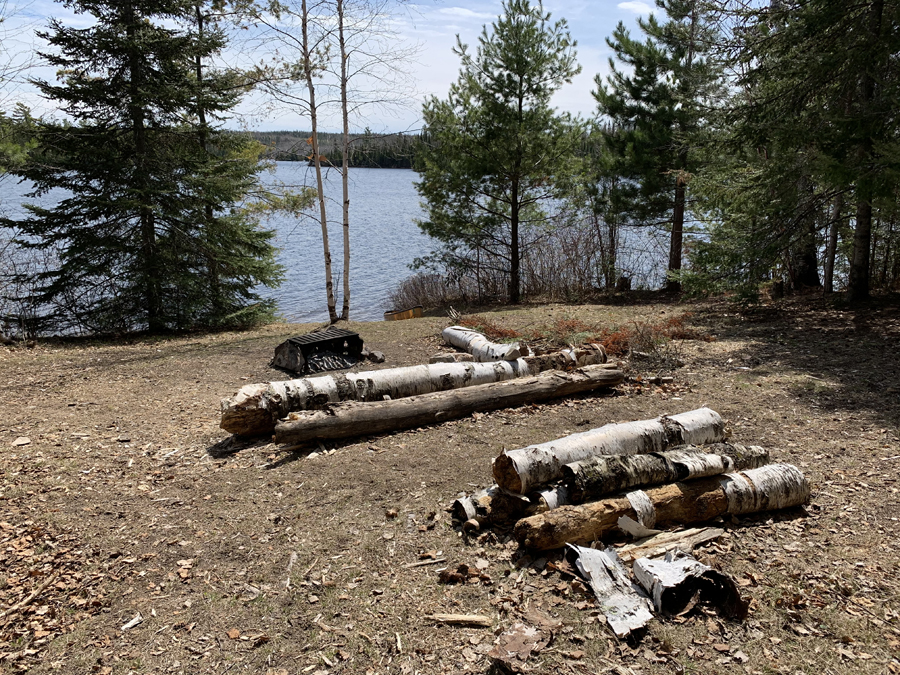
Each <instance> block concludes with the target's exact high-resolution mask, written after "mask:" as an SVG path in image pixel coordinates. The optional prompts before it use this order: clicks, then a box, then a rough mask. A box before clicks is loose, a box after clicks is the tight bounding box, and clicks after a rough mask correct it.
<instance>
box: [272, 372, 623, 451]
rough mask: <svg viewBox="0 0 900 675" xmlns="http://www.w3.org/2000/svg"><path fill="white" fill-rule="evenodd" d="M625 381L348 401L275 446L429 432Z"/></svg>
mask: <svg viewBox="0 0 900 675" xmlns="http://www.w3.org/2000/svg"><path fill="white" fill-rule="evenodd" d="M457 365H477V364H457ZM623 377H624V376H623V374H622V372H621V371H618V370H610V369H609V368H606V367H604V366H603V365H597V366H586V367H584V368H579V369H577V370H574V371H572V372H568V373H564V372H561V371H558V370H551V371H547V372H545V373H541V374H540V375H538V376H536V377H529V378H520V379H515V380H509V381H506V382H497V383H491V384H484V385H482V386H480V387H465V388H462V389H456V390H452V391H442V392H434V393H430V394H422V395H421V396H410V397H407V398H400V399H397V400H390V401H373V402H371V403H357V402H355V401H344V402H342V403H335V404H332V405H330V406H328V408H327V409H326V410H315V411H309V410H308V411H300V412H294V413H291V414H290V416H289V417H288V419H287V420H284V421H282V422H279V424H278V425H277V426H276V427H275V442H276V443H303V442H306V441H311V440H319V439H326V438H349V437H352V436H361V435H371V434H379V433H384V432H387V431H397V430H400V429H409V428H413V427H423V426H429V425H431V424H439V423H441V422H446V421H447V420H451V419H458V418H460V417H466V416H467V415H471V414H472V413H474V412H487V411H491V410H500V409H502V408H511V407H515V406H520V405H525V404H528V403H540V402H542V401H548V400H551V399H554V398H562V397H565V396H571V395H573V394H578V393H583V392H587V391H592V390H595V389H600V388H604V387H612V386H615V385H617V384H619V383H620V382H622V379H623Z"/></svg>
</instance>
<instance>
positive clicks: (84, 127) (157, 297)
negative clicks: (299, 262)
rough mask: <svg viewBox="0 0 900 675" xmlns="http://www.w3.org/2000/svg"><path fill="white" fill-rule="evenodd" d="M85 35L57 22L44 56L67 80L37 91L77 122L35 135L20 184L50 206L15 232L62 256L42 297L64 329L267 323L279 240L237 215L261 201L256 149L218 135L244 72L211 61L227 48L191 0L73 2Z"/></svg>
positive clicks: (34, 210) (46, 126) (44, 126)
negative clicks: (84, 19) (213, 67)
mask: <svg viewBox="0 0 900 675" xmlns="http://www.w3.org/2000/svg"><path fill="white" fill-rule="evenodd" d="M66 4H67V6H68V7H70V8H71V9H72V10H74V11H76V12H78V13H80V14H85V15H90V16H91V17H93V19H94V23H93V25H91V26H90V27H88V28H73V27H69V26H65V25H63V24H62V23H61V22H59V21H57V20H51V22H50V26H49V30H48V31H46V32H45V33H44V34H43V35H42V37H43V38H44V39H45V40H47V41H48V42H49V44H50V45H51V46H52V47H53V48H54V50H53V51H52V52H49V53H47V54H43V55H42V56H43V58H44V59H45V60H46V61H47V62H48V63H49V64H50V65H52V66H55V67H56V68H57V69H58V70H59V72H60V73H61V82H60V83H59V84H51V83H49V82H45V81H38V82H36V84H37V86H38V87H39V89H40V90H41V92H42V93H43V94H44V95H45V96H46V97H48V98H50V99H53V100H54V101H56V102H57V104H58V105H59V106H60V107H61V109H62V110H63V111H64V112H65V113H66V114H67V115H68V117H69V118H70V119H71V122H70V123H41V124H39V126H38V133H37V138H38V142H39V148H38V151H37V157H36V161H33V162H31V163H29V165H27V166H26V167H25V168H24V169H23V170H21V171H19V172H18V173H19V175H21V176H22V177H24V178H27V179H29V180H31V181H33V183H34V185H35V189H34V192H33V196H40V195H43V194H46V193H48V192H49V191H50V190H53V189H55V188H63V189H65V190H67V191H68V192H69V196H67V197H66V198H64V199H62V200H61V201H60V202H59V203H58V204H57V205H56V206H55V207H52V208H42V207H38V206H30V207H29V210H30V212H31V216H30V217H29V218H27V219H26V220H23V221H19V222H17V223H14V225H16V226H18V227H19V228H20V230H21V231H22V232H23V233H24V234H25V235H26V238H25V239H24V241H25V243H26V244H27V245H29V246H33V247H40V248H45V249H50V250H55V251H58V265H57V266H56V268H55V269H52V270H51V271H49V272H47V273H46V274H44V275H42V282H43V287H42V292H41V294H40V300H41V301H42V302H44V303H46V304H47V306H50V307H53V308H55V310H54V311H55V313H56V315H57V318H58V320H59V322H60V323H59V327H62V328H65V327H66V325H68V326H70V327H78V328H80V329H86V330H90V331H100V332H107V331H130V330H134V329H148V330H149V331H151V332H159V331H163V330H169V329H185V328H193V327H200V326H213V325H241V324H247V323H251V322H254V321H257V320H260V319H263V318H266V317H268V316H270V315H271V311H272V309H273V304H272V302H271V301H263V300H261V298H260V297H259V296H258V295H257V293H256V290H255V289H256V287H257V286H258V285H260V284H265V285H268V286H273V285H276V284H277V283H278V282H279V281H280V275H281V270H280V267H279V266H278V265H277V264H276V263H275V262H274V252H275V251H274V248H273V247H272V245H271V239H272V236H273V233H272V232H270V231H265V230H262V229H260V228H259V226H258V222H257V220H256V218H255V216H254V213H255V211H254V210H244V209H243V208H242V205H243V203H244V202H245V200H247V199H248V197H249V196H250V195H251V194H252V193H253V192H254V191H256V190H258V189H259V183H258V180H257V172H258V171H259V169H260V165H259V152H260V150H262V146H260V145H259V144H257V143H255V142H251V141H248V140H247V139H245V138H244V137H242V136H240V135H236V134H231V133H226V132H223V131H222V130H221V129H219V128H218V127H217V126H216V124H217V122H218V121H219V118H220V117H221V116H222V115H224V114H227V112H228V111H229V110H231V109H232V108H233V107H234V106H235V105H236V103H237V101H238V97H239V94H240V92H241V91H242V87H241V86H240V79H239V76H238V75H236V74H235V73H227V72H225V73H216V72H212V71H209V70H208V69H204V63H205V62H207V61H208V60H209V59H210V58H211V57H212V56H213V55H215V54H217V53H218V52H219V51H220V50H221V49H222V48H223V47H224V36H223V33H222V31H220V30H218V29H217V28H216V27H215V25H214V24H211V23H210V22H209V21H208V19H205V18H204V14H203V9H202V7H201V6H198V5H196V4H195V3H194V2H190V1H188V0H125V1H123V2H112V1H98V0H70V1H69V2H67V3H66Z"/></svg>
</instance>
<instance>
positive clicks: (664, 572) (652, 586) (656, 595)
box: [633, 551, 750, 620]
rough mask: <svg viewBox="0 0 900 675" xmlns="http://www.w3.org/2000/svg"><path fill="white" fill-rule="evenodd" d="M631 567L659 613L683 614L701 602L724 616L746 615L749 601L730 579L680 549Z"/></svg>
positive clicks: (744, 616) (738, 616)
mask: <svg viewBox="0 0 900 675" xmlns="http://www.w3.org/2000/svg"><path fill="white" fill-rule="evenodd" d="M633 569H634V576H635V578H636V579H637V580H638V582H639V583H640V584H641V586H642V587H643V588H644V590H645V591H647V593H648V595H649V596H650V597H651V598H652V600H653V606H654V607H655V608H656V611H657V612H659V613H660V614H664V615H667V616H677V615H680V614H686V613H688V612H689V611H690V610H691V609H693V608H694V606H695V605H697V604H704V605H710V606H712V607H714V608H715V609H716V611H718V612H719V613H720V614H721V615H722V616H724V617H725V618H728V619H737V620H743V619H744V618H746V616H747V610H748V609H749V607H750V602H749V601H748V600H745V599H744V598H742V597H741V593H740V591H739V590H738V587H737V584H735V583H734V579H732V578H731V577H730V576H728V575H727V574H724V573H723V572H719V571H718V570H714V569H712V568H711V567H709V566H708V565H704V564H703V563H701V562H699V561H698V560H696V559H694V558H692V557H691V556H690V555H688V554H687V553H684V552H683V551H669V552H668V553H667V554H666V557H665V558H664V559H663V560H650V559H648V558H638V559H637V560H635V561H634V566H633Z"/></svg>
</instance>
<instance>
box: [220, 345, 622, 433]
mask: <svg viewBox="0 0 900 675" xmlns="http://www.w3.org/2000/svg"><path fill="white" fill-rule="evenodd" d="M605 362H606V353H605V352H603V349H602V347H601V348H599V349H597V348H596V347H594V346H588V347H586V348H584V349H577V350H566V351H564V352H557V353H554V354H545V355H542V356H529V357H526V358H524V359H518V360H517V361H497V362H493V363H435V364H430V365H420V366H406V367H402V368H385V369H382V370H370V371H363V372H359V373H336V374H334V375H321V376H318V377H304V378H300V379H296V380H285V381H281V382H269V383H260V384H248V385H245V386H243V387H241V389H240V390H239V391H238V392H237V393H236V394H235V395H234V396H232V397H231V398H225V399H222V419H221V423H220V426H221V427H222V428H223V429H225V430H226V431H229V432H231V433H233V434H241V435H245V436H252V435H259V434H267V433H271V432H272V430H273V429H274V428H275V424H276V422H277V421H278V420H279V419H280V418H282V417H285V416H286V415H287V414H288V413H290V412H294V411H298V410H319V409H322V408H324V407H325V406H327V405H328V404H330V403H337V402H338V401H381V400H384V398H385V396H389V397H390V398H392V399H397V398H404V397H407V396H416V395H418V394H427V393H430V392H435V391H448V390H450V389H459V388H462V387H470V386H475V385H480V384H488V383H491V382H503V381H505V380H511V379H514V378H517V377H528V376H530V375H537V374H538V373H540V372H543V371H546V370H569V369H571V368H572V367H573V366H577V367H581V366H588V365H595V364H603V363H605ZM610 367H613V366H610Z"/></svg>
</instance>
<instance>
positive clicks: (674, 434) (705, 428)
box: [493, 408, 725, 494]
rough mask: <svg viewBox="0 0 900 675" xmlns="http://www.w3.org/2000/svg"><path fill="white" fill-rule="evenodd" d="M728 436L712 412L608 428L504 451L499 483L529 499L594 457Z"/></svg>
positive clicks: (497, 464) (497, 467)
mask: <svg viewBox="0 0 900 675" xmlns="http://www.w3.org/2000/svg"><path fill="white" fill-rule="evenodd" d="M724 437H725V424H724V422H723V421H722V418H721V416H720V415H719V414H718V413H717V412H715V411H714V410H710V409H709V408H699V409H698V410H691V411H689V412H685V413H680V414H678V415H671V416H663V417H658V418H656V419H652V420H642V421H638V422H626V423H624V424H607V425H606V426H603V427H600V428H598V429H591V430H590V431H584V432H582V433H578V434H572V435H571V436H566V437H565V438H560V439H557V440H554V441H549V442H547V443H541V444H539V445H531V446H528V447H526V448H519V449H517V450H510V451H504V452H503V454H501V455H500V456H499V457H498V458H497V459H495V460H494V467H493V473H494V480H496V481H497V484H498V485H500V486H501V487H502V488H504V489H505V490H509V491H510V492H516V493H519V494H525V493H527V492H531V491H533V490H535V489H536V488H538V487H540V486H541V485H546V484H547V483H550V482H552V481H555V480H557V479H559V478H562V467H563V465H565V464H571V463H572V462H578V461H581V460H584V459H588V458H589V457H595V456H598V455H632V454H645V453H649V452H659V451H661V450H664V449H666V448H667V447H669V446H672V445H682V444H688V445H700V444H705V443H714V442H718V441H721V440H723V439H724Z"/></svg>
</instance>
